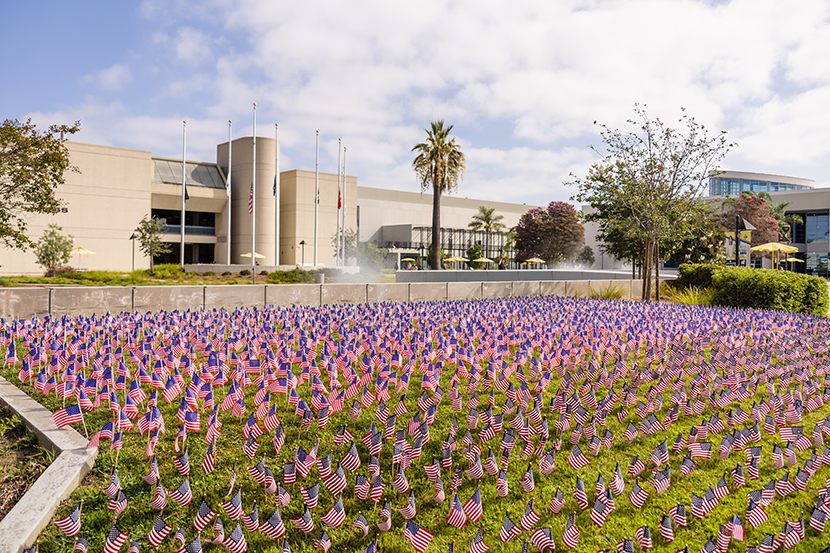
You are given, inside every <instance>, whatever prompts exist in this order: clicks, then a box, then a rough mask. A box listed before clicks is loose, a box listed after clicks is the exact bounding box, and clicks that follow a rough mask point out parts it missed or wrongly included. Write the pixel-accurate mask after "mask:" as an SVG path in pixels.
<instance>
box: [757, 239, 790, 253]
mask: <svg viewBox="0 0 830 553" xmlns="http://www.w3.org/2000/svg"><path fill="white" fill-rule="evenodd" d="M749 250H750V251H753V252H784V253H795V252H797V251H798V248H796V247H795V246H788V245H786V244H781V243H780V242H767V243H766V244H761V245H760V246H755V247H754V248H750V249H749Z"/></svg>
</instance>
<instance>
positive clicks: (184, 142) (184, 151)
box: [179, 121, 187, 268]
mask: <svg viewBox="0 0 830 553" xmlns="http://www.w3.org/2000/svg"><path fill="white" fill-rule="evenodd" d="M186 157H187V121H182V220H181V225H180V226H181V227H182V229H181V230H182V234H181V244H180V247H179V249H180V250H181V251H180V254H181V255H180V256H179V259H180V261H181V266H182V268H184V194H185V189H186V187H187V180H186V179H187V171H186V167H187V162H186V161H185V158H186Z"/></svg>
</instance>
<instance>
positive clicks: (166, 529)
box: [147, 513, 173, 548]
mask: <svg viewBox="0 0 830 553" xmlns="http://www.w3.org/2000/svg"><path fill="white" fill-rule="evenodd" d="M172 530H173V527H172V526H170V525H168V524H167V523H166V522H164V519H163V518H161V513H159V514H158V515H156V521H155V522H154V523H153V527H152V528H150V535H149V536H147V541H148V542H149V543H150V546H151V547H153V548H157V547H158V546H159V545H161V542H162V541H163V540H164V538H166V537H167V535H168V534H170V532H171V531H172Z"/></svg>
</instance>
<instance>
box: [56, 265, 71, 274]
mask: <svg viewBox="0 0 830 553" xmlns="http://www.w3.org/2000/svg"><path fill="white" fill-rule="evenodd" d="M74 272H75V267H73V266H71V265H64V266H63V267H58V268H57V269H55V276H63V275H69V274H72V273H74Z"/></svg>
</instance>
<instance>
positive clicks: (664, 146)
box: [572, 106, 731, 301]
mask: <svg viewBox="0 0 830 553" xmlns="http://www.w3.org/2000/svg"><path fill="white" fill-rule="evenodd" d="M635 112H636V113H637V119H638V120H636V121H635V120H629V121H628V123H629V124H631V125H633V126H634V129H633V130H632V131H630V132H622V131H620V130H617V129H612V128H610V127H608V126H606V125H602V131H601V132H600V136H601V137H602V140H603V142H604V143H605V152H604V153H605V158H604V159H603V161H602V163H600V164H598V166H595V168H593V169H592V171H591V172H590V173H589V175H588V176H587V177H585V178H577V179H576V180H575V181H574V182H573V183H572V184H575V185H577V186H578V187H579V193H578V194H576V195H575V196H574V199H576V200H578V201H581V202H587V203H590V204H591V205H592V206H597V205H603V206H605V212H606V214H607V215H608V216H609V217H611V220H609V221H608V222H609V223H610V224H609V228H610V229H612V230H614V231H615V232H619V233H621V235H622V237H623V238H624V239H626V240H629V241H631V242H632V243H640V244H642V246H643V250H642V255H641V266H642V268H643V270H642V274H643V299H644V300H645V301H651V297H652V293H651V271H652V267H655V268H659V264H658V263H656V260H658V259H659V258H660V250H659V248H660V246H661V245H662V244H665V243H667V242H670V241H674V240H676V239H677V235H678V232H682V233H685V232H686V229H687V228H688V221H689V219H690V218H691V217H694V212H695V210H694V209H693V208H694V206H695V205H696V204H697V203H698V202H699V201H700V197H701V195H702V191H703V188H704V187H705V185H706V182H707V180H708V178H709V177H710V176H712V175H713V174H716V173H717V163H718V162H719V161H720V160H721V159H723V157H724V156H725V155H726V152H727V151H728V150H729V147H730V146H731V144H727V142H726V138H725V136H724V133H717V134H716V135H715V136H713V137H710V136H709V135H708V133H707V131H706V129H704V127H703V125H701V124H699V123H698V122H697V121H695V119H694V118H693V117H690V116H688V115H686V113H685V110H684V111H683V115H682V116H681V118H680V124H681V127H682V128H681V129H680V130H676V129H672V128H670V127H668V126H666V125H665V124H663V122H662V121H660V120H659V119H651V118H649V117H648V116H647V115H646V112H645V109H644V108H641V107H640V106H636V108H635ZM655 280H656V282H657V286H658V288H657V294H656V296H657V299H658V300H659V297H660V291H659V274H655Z"/></svg>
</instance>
